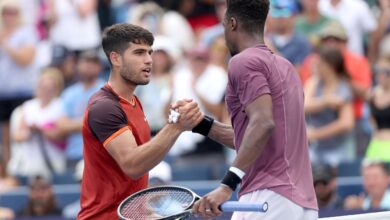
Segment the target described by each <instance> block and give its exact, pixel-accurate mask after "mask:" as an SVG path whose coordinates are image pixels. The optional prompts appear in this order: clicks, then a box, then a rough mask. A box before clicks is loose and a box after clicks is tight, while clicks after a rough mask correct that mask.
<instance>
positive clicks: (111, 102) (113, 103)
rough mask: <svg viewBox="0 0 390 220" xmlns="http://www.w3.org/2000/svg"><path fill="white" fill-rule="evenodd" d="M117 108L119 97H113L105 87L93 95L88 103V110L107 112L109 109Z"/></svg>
mask: <svg viewBox="0 0 390 220" xmlns="http://www.w3.org/2000/svg"><path fill="white" fill-rule="evenodd" d="M119 106H120V104H119V97H117V96H115V95H113V94H112V93H111V92H109V91H108V89H106V88H105V87H103V88H101V89H100V90H99V91H97V92H96V93H95V94H93V95H92V96H91V98H90V99H89V102H88V108H89V109H90V110H97V109H99V110H100V109H104V110H105V109H107V110H109V109H110V108H113V107H119Z"/></svg>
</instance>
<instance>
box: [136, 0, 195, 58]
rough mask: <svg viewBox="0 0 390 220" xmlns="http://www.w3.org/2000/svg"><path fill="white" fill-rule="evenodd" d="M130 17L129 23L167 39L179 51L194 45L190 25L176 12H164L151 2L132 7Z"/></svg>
mask: <svg viewBox="0 0 390 220" xmlns="http://www.w3.org/2000/svg"><path fill="white" fill-rule="evenodd" d="M183 2H190V1H183ZM130 15H131V16H130V19H129V23H132V24H136V25H139V26H141V27H144V28H146V29H148V30H149V31H151V32H152V33H153V34H154V35H163V36H166V37H169V38H170V39H171V40H172V41H173V42H175V43H176V44H177V45H178V46H179V48H180V51H186V50H189V49H191V48H192V47H193V46H194V45H195V35H194V32H193V30H192V29H191V26H190V24H189V23H188V21H187V20H186V19H185V17H183V15H182V14H179V13H178V12H177V11H173V10H169V11H164V10H163V9H162V8H161V7H159V6H158V5H157V4H155V3H153V2H145V3H142V4H138V5H135V6H133V7H132V10H131V12H130ZM178 33H180V34H178Z"/></svg>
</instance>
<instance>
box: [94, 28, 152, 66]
mask: <svg viewBox="0 0 390 220" xmlns="http://www.w3.org/2000/svg"><path fill="white" fill-rule="evenodd" d="M153 41H154V37H153V34H152V33H151V32H150V31H148V30H146V29H145V28H142V27H140V26H137V25H133V24H127V23H123V24H115V25H112V26H110V27H107V28H106V29H105V30H104V32H103V37H102V46H103V50H104V53H105V54H106V56H107V58H108V61H109V62H110V64H111V60H110V53H111V52H116V53H119V54H121V55H122V54H123V52H124V51H125V50H126V49H127V48H128V47H129V43H134V44H148V45H150V46H152V45H153Z"/></svg>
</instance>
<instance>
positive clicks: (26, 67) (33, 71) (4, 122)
mask: <svg viewBox="0 0 390 220" xmlns="http://www.w3.org/2000/svg"><path fill="white" fill-rule="evenodd" d="M37 42H38V40H37V37H36V33H35V31H34V29H33V28H31V27H26V26H24V25H23V19H22V11H21V7H20V4H19V1H18V0H1V1H0V106H1V108H0V123H1V126H2V134H3V137H2V138H1V139H2V142H3V143H2V146H3V149H2V155H3V162H4V167H5V165H6V163H7V161H8V160H9V154H10V153H9V152H10V151H9V150H10V149H9V119H10V116H11V112H12V111H13V110H14V109H15V108H16V107H17V106H19V105H20V104H22V103H23V102H24V101H26V100H28V99H30V98H31V97H32V96H33V91H34V87H35V83H36V78H37V76H38V72H39V71H38V69H37V67H36V66H35V64H34V59H35V50H36V46H35V45H36V43H37ZM0 173H1V172H0Z"/></svg>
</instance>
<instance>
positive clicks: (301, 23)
mask: <svg viewBox="0 0 390 220" xmlns="http://www.w3.org/2000/svg"><path fill="white" fill-rule="evenodd" d="M331 20H332V19H330V18H328V17H325V16H322V15H321V17H320V19H319V20H318V21H317V22H315V23H311V22H309V21H307V19H306V17H305V16H303V15H301V16H298V17H297V20H296V22H295V30H296V31H297V32H298V33H300V34H302V35H304V36H306V37H307V38H308V40H309V41H310V43H311V44H312V45H314V46H315V45H317V44H318V42H319V36H318V35H319V33H320V31H321V30H322V28H324V27H325V26H326V25H327V24H328V23H329V22H330V21H331Z"/></svg>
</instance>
